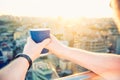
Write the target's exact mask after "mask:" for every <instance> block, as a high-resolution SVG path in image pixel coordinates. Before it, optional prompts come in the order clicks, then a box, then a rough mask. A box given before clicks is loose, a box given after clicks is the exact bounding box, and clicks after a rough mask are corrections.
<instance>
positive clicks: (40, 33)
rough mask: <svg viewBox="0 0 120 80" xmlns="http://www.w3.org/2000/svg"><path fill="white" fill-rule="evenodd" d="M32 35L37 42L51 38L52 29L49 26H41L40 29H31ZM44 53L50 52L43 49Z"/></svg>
mask: <svg viewBox="0 0 120 80" xmlns="http://www.w3.org/2000/svg"><path fill="white" fill-rule="evenodd" d="M30 36H31V38H32V39H33V41H35V42H36V43H39V42H42V41H43V40H44V39H46V38H50V29H48V28H39V29H30ZM41 53H42V54H43V53H48V49H45V48H44V49H43V50H42V52H41Z"/></svg>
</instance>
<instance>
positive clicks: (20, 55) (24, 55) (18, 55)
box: [15, 53, 32, 69]
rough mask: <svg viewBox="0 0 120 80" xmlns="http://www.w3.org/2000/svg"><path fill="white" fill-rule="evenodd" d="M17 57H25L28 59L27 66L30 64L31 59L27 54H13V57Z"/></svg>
mask: <svg viewBox="0 0 120 80" xmlns="http://www.w3.org/2000/svg"><path fill="white" fill-rule="evenodd" d="M18 57H22V58H24V59H26V60H27V61H28V63H29V68H30V67H31V65H32V59H31V58H30V57H29V56H28V55H26V54H21V53H20V54H17V55H16V56H15V58H18ZM29 68H28V69H29Z"/></svg>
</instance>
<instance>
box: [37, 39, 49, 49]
mask: <svg viewBox="0 0 120 80" xmlns="http://www.w3.org/2000/svg"><path fill="white" fill-rule="evenodd" d="M50 41H51V39H49V38H48V39H45V40H44V41H42V42H41V43H38V45H39V47H42V48H44V47H45V46H46V45H48V44H49V43H50Z"/></svg>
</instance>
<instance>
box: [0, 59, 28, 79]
mask: <svg viewBox="0 0 120 80" xmlns="http://www.w3.org/2000/svg"><path fill="white" fill-rule="evenodd" d="M28 67H29V63H28V61H27V60H26V59H25V58H23V57H19V58H17V59H15V60H14V61H12V62H11V63H10V64H8V65H7V66H6V67H4V68H3V69H1V70H0V80H24V79H25V75H26V72H27V69H28Z"/></svg>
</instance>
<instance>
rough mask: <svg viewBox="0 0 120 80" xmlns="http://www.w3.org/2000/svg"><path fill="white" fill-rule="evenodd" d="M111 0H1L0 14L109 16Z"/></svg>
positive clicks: (110, 13)
mask: <svg viewBox="0 0 120 80" xmlns="http://www.w3.org/2000/svg"><path fill="white" fill-rule="evenodd" d="M109 1H110V0H0V14H10V15H15V16H34V17H37V16H62V17H81V16H85V17H109V16H111V15H112V11H111V9H110V7H109Z"/></svg>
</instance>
